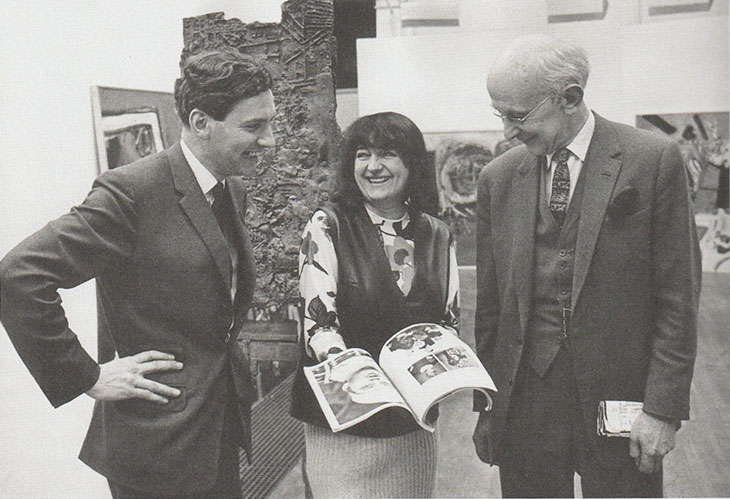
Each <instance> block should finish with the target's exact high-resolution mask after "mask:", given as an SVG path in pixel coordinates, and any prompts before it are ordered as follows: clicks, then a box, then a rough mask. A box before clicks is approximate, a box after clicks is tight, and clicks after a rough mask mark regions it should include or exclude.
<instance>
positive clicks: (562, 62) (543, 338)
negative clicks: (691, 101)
mask: <svg viewBox="0 0 730 499" xmlns="http://www.w3.org/2000/svg"><path fill="white" fill-rule="evenodd" d="M588 72H589V65H588V60H587V57H586V54H585V52H584V51H583V50H582V49H580V48H578V47H575V46H573V45H571V44H568V43H565V42H561V41H558V40H555V39H553V38H550V37H548V36H542V35H531V36H527V37H522V38H519V39H517V40H515V41H514V42H513V43H512V44H510V45H509V47H507V48H506V49H505V51H504V52H502V53H501V55H500V56H499V57H498V58H497V60H496V62H495V63H494V65H493V66H492V68H491V69H490V72H489V77H488V82H487V87H488V90H489V95H490V97H491V99H492V106H493V107H494V109H495V114H496V115H497V116H499V117H500V118H501V119H502V121H503V125H504V133H505V137H506V138H507V139H513V138H517V139H519V140H520V141H521V142H522V143H523V145H521V146H519V147H517V148H515V149H512V150H510V151H508V152H505V153H504V154H503V155H502V156H500V157H499V158H497V159H495V160H494V161H493V162H492V163H490V164H489V165H488V166H487V167H486V168H485V169H484V171H482V172H481V174H480V178H479V186H478V202H477V205H478V208H477V211H478V215H477V216H478V219H477V220H478V221H477V306H476V326H475V335H476V343H477V351H478V354H479V357H480V358H481V360H482V361H483V362H484V364H485V366H486V367H487V369H489V371H490V373H491V375H492V377H493V378H494V381H495V384H496V385H497V388H498V390H499V392H498V393H497V394H496V395H495V397H494V408H493V410H492V411H491V412H484V411H483V408H484V407H485V401H484V400H483V399H482V398H480V397H479V396H475V401H474V410H475V411H479V412H480V414H479V420H478V423H477V426H476V429H475V431H474V436H473V440H474V444H475V447H476V451H477V454H478V455H479V457H480V459H482V460H483V461H485V462H488V463H492V464H499V466H500V470H499V471H500V480H501V486H502V492H503V495H504V496H506V497H507V496H517V497H529V496H542V497H561V496H568V497H570V496H572V495H573V476H574V473H575V472H578V473H579V474H580V476H581V483H582V488H583V494H584V495H585V496H586V497H588V496H623V497H630V496H661V494H662V474H661V464H662V458H663V456H664V455H665V454H666V453H667V452H669V451H670V450H671V449H672V447H673V446H674V438H675V432H676V430H677V429H678V428H679V426H680V421H681V420H684V419H687V418H688V417H689V389H690V382H691V379H692V370H693V366H694V358H695V350H696V318H697V306H698V297H699V288H700V276H701V273H700V260H699V247H698V243H697V234H696V231H695V225H694V219H693V214H692V206H691V202H690V198H689V192H688V187H687V178H686V174H685V169H684V165H683V162H682V156H681V154H680V151H679V148H678V146H677V145H676V144H675V143H673V142H670V141H669V140H667V139H664V138H662V137H659V136H655V135H652V134H650V133H647V132H643V131H639V130H637V129H634V128H632V127H629V126H626V125H621V124H618V123H613V122H610V121H608V120H605V119H603V118H601V117H600V116H598V115H597V114H595V113H592V112H591V111H590V110H589V109H588V107H587V106H586V104H585V103H584V101H583V89H584V88H585V85H586V81H587V79H588ZM602 400H626V401H639V402H643V411H642V412H641V413H640V415H639V416H638V417H637V418H636V420H635V421H634V423H633V426H632V427H631V438H630V439H629V438H607V437H599V436H598V435H597V432H596V417H597V413H598V405H599V401H602Z"/></svg>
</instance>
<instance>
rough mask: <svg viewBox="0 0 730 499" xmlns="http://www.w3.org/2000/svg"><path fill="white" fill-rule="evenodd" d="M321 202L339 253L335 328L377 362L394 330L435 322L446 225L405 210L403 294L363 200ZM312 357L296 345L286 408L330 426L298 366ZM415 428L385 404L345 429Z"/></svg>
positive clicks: (377, 433) (442, 295)
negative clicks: (407, 277) (409, 275)
mask: <svg viewBox="0 0 730 499" xmlns="http://www.w3.org/2000/svg"><path fill="white" fill-rule="evenodd" d="M322 209H323V211H325V213H327V215H328V218H329V225H330V227H331V230H330V234H331V235H332V240H333V243H334V247H335V252H336V254H337V264H338V279H337V297H336V299H335V304H336V307H337V315H338V318H339V322H340V330H339V333H340V335H342V337H343V339H344V340H345V344H346V345H347V346H348V347H349V348H352V347H357V348H362V349H363V350H367V351H368V352H369V353H370V354H371V355H372V356H373V358H374V359H375V360H376V361H377V360H378V357H379V355H380V349H381V348H382V347H383V345H384V344H385V342H386V341H387V340H388V339H389V338H390V337H391V336H392V335H393V334H394V333H396V332H397V331H398V330H400V329H402V328H404V327H406V326H408V325H410V324H415V323H419V322H435V323H440V322H441V320H442V318H443V313H444V310H445V309H446V300H447V298H448V296H447V295H448V276H449V244H450V238H451V235H450V232H449V228H448V226H447V225H446V224H444V223H443V222H441V221H439V220H437V219H435V218H433V217H431V216H430V215H427V214H425V213H414V212H410V215H411V221H410V223H409V225H408V227H407V228H406V230H410V231H412V234H413V238H414V246H415V248H414V261H415V267H416V269H415V270H416V273H415V276H414V279H413V284H412V286H411V290H410V293H409V294H408V296H404V295H403V293H402V292H401V290H400V288H399V287H398V284H397V283H396V281H395V280H394V278H393V273H392V272H391V269H390V264H389V262H388V257H387V256H386V254H385V250H384V248H383V243H382V242H381V239H380V236H379V233H378V228H377V227H376V226H375V225H373V223H372V222H371V220H370V217H368V215H367V212H366V211H365V208H364V206H362V205H359V206H358V207H357V208H354V209H353V208H348V207H345V206H343V205H340V204H330V205H328V206H326V207H324V208H322ZM452 271H454V272H455V271H457V270H456V269H452ZM316 363H317V362H316V361H315V360H314V359H311V358H310V357H309V356H308V355H306V353H304V347H303V344H302V346H301V354H300V362H299V366H298V368H297V372H296V375H295V379H294V385H293V388H292V404H291V414H292V416H294V417H295V418H297V419H299V420H301V421H306V422H308V423H312V424H317V425H320V426H325V427H329V425H328V424H327V421H326V419H325V417H324V414H322V411H321V409H320V408H319V404H318V403H317V401H316V399H315V397H314V394H313V393H312V390H311V388H310V387H309V383H308V382H307V380H306V379H305V377H304V372H303V370H302V368H303V366H305V365H314V364H316ZM418 428H420V426H418V424H417V423H416V422H415V421H414V419H413V416H411V415H410V413H408V412H407V411H405V410H404V409H400V408H389V409H386V410H384V411H381V412H379V413H377V414H376V415H374V416H372V417H370V418H369V419H367V420H366V421H363V422H362V423H359V424H357V425H355V426H353V427H351V428H348V429H347V430H344V431H343V433H349V434H353V435H360V436H369V437H388V436H395V435H402V434H405V433H408V432H411V431H414V430H416V429H418Z"/></svg>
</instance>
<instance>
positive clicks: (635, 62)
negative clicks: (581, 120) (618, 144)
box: [358, 16, 730, 132]
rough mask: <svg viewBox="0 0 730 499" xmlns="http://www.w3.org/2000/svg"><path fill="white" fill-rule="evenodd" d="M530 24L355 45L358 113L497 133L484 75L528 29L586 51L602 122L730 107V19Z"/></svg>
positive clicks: (425, 126) (592, 99) (590, 97)
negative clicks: (394, 114)
mask: <svg viewBox="0 0 730 499" xmlns="http://www.w3.org/2000/svg"><path fill="white" fill-rule="evenodd" d="M526 26H527V27H523V26H522V25H519V24H515V23H514V21H510V22H505V24H500V23H499V22H498V21H496V20H495V22H494V27H493V29H491V30H489V31H471V30H459V31H455V32H451V33H440V34H434V35H428V34H419V35H415V36H402V37H378V38H372V39H361V40H358V81H359V106H360V113H361V114H369V113H373V112H378V111H383V110H394V111H398V112H401V113H403V114H406V115H408V116H410V117H411V118H412V119H414V121H415V122H416V123H417V124H418V125H419V126H420V127H421V129H422V130H423V131H424V132H451V131H489V130H500V129H501V123H500V122H499V120H498V119H496V118H495V117H494V116H492V109H491V108H490V101H489V98H488V95H487V92H486V75H487V71H488V68H489V66H490V65H491V63H492V62H493V61H494V59H495V57H496V55H497V53H498V52H499V51H500V50H501V48H502V47H504V45H505V44H506V43H507V42H509V41H510V40H511V39H513V38H514V37H516V36H519V35H521V34H525V33H529V32H531V31H533V32H545V33H550V34H554V35H557V36H560V37H563V38H566V39H570V40H574V41H575V42H577V43H579V44H580V45H582V46H583V47H585V49H586V51H587V52H588V56H589V59H590V61H591V66H592V72H591V76H590V79H589V81H588V87H587V89H586V101H587V102H588V104H589V105H590V107H592V108H593V109H594V110H596V111H597V112H598V113H600V114H602V115H603V116H604V117H606V118H609V119H613V120H616V121H621V122H624V123H628V124H632V125H635V117H636V115H639V114H648V113H667V112H672V113H684V112H712V111H727V110H728V100H729V98H730V97H729V90H728V71H729V69H728V60H729V59H730V57H729V55H728V46H729V45H728V18H727V17H723V16H711V17H709V16H708V17H699V18H692V19H683V20H678V21H667V22H663V23H651V24H628V25H622V24H613V23H602V22H600V21H590V22H573V23H560V24H557V25H548V24H546V23H543V24H542V25H540V26H530V25H529V24H527V25H526Z"/></svg>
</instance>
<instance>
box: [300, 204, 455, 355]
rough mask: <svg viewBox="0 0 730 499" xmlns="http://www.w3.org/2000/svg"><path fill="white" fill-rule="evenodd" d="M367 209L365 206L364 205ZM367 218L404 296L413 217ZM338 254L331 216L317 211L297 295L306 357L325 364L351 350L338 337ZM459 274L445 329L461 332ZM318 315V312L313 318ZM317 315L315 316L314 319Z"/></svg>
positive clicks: (307, 234) (305, 241) (411, 271)
mask: <svg viewBox="0 0 730 499" xmlns="http://www.w3.org/2000/svg"><path fill="white" fill-rule="evenodd" d="M366 209H367V206H366ZM367 213H368V216H369V217H370V220H371V221H372V222H373V225H375V226H376V227H377V228H378V230H379V232H380V236H381V241H382V243H383V247H384V249H385V253H386V255H388V260H389V262H390V268H391V271H392V272H393V277H394V279H397V281H396V282H397V283H398V287H399V288H400V289H401V291H402V292H403V294H404V295H408V292H409V291H410V290H411V284H412V283H413V277H414V276H415V272H416V271H415V267H414V259H413V255H414V242H413V240H412V239H409V236H408V235H407V234H404V233H403V231H404V229H405V228H406V227H407V226H408V223H409V221H410V217H409V215H408V213H407V212H406V214H405V215H404V216H403V217H402V218H400V219H398V220H389V219H386V218H383V217H380V216H378V215H376V214H375V213H373V212H372V211H370V210H369V209H367ZM449 259H450V262H449V268H450V269H454V270H455V269H457V268H458V267H457V263H456V248H455V246H454V243H453V242H452V244H451V247H450V248H449ZM337 268H338V266H337V254H336V253H335V247H334V245H333V243H332V238H331V237H330V234H329V224H328V219H327V214H326V213H325V212H324V211H322V210H317V211H316V212H314V214H313V215H312V218H311V220H310V221H309V222H308V223H307V226H306V227H305V228H304V235H303V237H302V246H301V251H300V252H299V292H300V294H301V295H302V298H303V299H304V310H306V311H307V312H306V313H305V317H304V331H305V336H306V337H305V345H306V350H307V354H308V355H309V356H311V357H313V358H316V359H317V360H323V359H324V358H326V357H327V354H328V353H329V352H330V351H339V350H344V349H345V348H347V345H345V341H344V340H343V338H342V336H341V335H340V334H339V320H338V318H337V309H336V306H335V298H336V296H337ZM458 295H459V273H458V271H451V272H450V273H449V289H448V299H447V305H446V309H445V310H444V312H443V321H442V324H444V325H446V326H449V327H452V328H454V329H457V330H458V317H459V311H458V303H459V299H458ZM313 311H314V312H316V313H313ZM313 315H316V316H315V317H313Z"/></svg>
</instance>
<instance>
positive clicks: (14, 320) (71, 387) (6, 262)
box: [0, 171, 136, 407]
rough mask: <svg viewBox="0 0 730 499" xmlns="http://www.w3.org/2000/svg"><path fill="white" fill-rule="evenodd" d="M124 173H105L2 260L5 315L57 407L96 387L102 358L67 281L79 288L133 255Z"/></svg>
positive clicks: (0, 290)
mask: <svg viewBox="0 0 730 499" xmlns="http://www.w3.org/2000/svg"><path fill="white" fill-rule="evenodd" d="M122 180H123V179H122V176H121V175H119V174H117V173H116V172H114V171H110V172H107V173H105V174H104V175H102V176H100V177H99V178H98V179H97V180H96V181H95V182H94V185H93V187H92V190H91V191H90V193H89V194H88V196H87V198H86V199H85V200H84V202H83V203H82V204H81V205H79V206H76V207H74V208H72V209H71V211H70V212H69V213H68V214H66V215H63V216H61V217H60V218H58V219H57V220H54V221H52V222H50V223H48V224H47V225H46V226H45V227H43V228H42V229H40V230H39V231H38V232H36V233H35V234H33V235H31V236H30V237H28V238H27V239H25V240H24V241H22V242H21V243H20V244H19V245H18V246H16V247H15V248H14V249H12V250H11V251H10V252H9V253H8V254H7V255H6V256H5V257H4V258H3V260H2V261H1V262H0V294H1V295H0V304H1V308H0V319H1V320H2V324H3V326H4V327H5V330H6V331H7V333H8V336H9V337H10V340H11V341H12V343H13V345H14V346H15V349H16V350H17V351H18V354H19V355H20V357H21V359H22V360H23V362H24V363H25V365H26V366H27V368H28V370H29V371H30V373H31V374H32V375H33V377H34V378H35V380H36V382H37V383H38V385H39V386H40V387H41V389H42V390H43V393H44V394H45V395H46V397H47V398H48V400H49V401H50V402H51V404H52V405H53V406H54V407H58V406H60V405H62V404H64V403H66V402H68V401H70V400H72V399H74V398H76V397H77V396H78V395H80V394H82V393H84V392H85V391H87V390H88V389H89V388H91V387H92V386H93V385H94V383H96V380H97V379H98V377H99V365H98V364H97V363H96V361H94V359H92V358H91V356H89V354H88V353H87V352H86V351H85V350H84V348H83V347H82V346H81V344H80V343H79V341H78V338H77V336H76V335H75V334H74V333H73V331H71V329H70V328H69V325H68V321H67V319H66V314H65V312H64V309H63V307H62V305H61V297H60V296H59V294H58V289H59V288H72V287H75V286H77V285H79V284H81V283H83V282H85V281H88V280H89V279H92V278H93V277H95V276H96V275H98V274H99V273H100V272H102V271H105V270H107V269H110V268H111V267H112V266H113V265H115V264H118V263H119V262H120V261H123V260H125V259H126V258H128V257H129V256H130V255H131V253H132V250H133V248H134V241H135V235H136V230H135V221H136V213H135V210H134V202H133V196H132V195H131V194H130V192H129V189H128V188H125V187H124V186H123V184H124V182H123V181H122Z"/></svg>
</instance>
